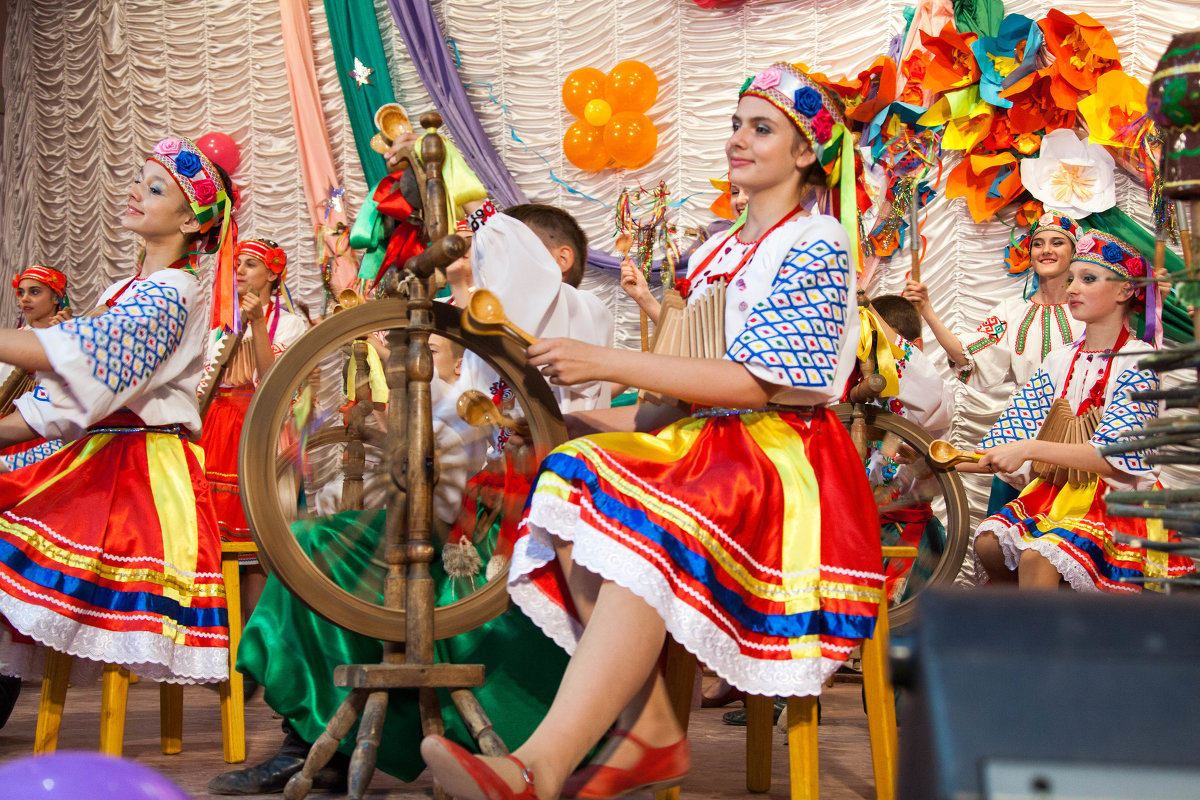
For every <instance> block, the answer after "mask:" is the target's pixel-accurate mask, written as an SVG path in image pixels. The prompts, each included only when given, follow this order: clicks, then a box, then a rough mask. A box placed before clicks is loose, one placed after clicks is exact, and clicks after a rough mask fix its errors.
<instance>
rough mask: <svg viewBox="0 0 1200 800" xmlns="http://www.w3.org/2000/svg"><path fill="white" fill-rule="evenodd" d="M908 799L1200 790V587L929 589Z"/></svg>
mask: <svg viewBox="0 0 1200 800" xmlns="http://www.w3.org/2000/svg"><path fill="white" fill-rule="evenodd" d="M892 668H893V674H894V680H895V682H896V685H897V686H898V687H900V688H902V689H903V690H904V692H905V694H904V695H903V696H902V697H901V726H900V777H899V787H898V796H899V798H900V800H951V799H952V798H953V800H967V799H968V798H992V799H994V800H1001V799H1003V800H1017V799H1018V798H1030V799H1031V800H1032V798H1037V799H1038V800H1049V799H1050V798H1054V799H1055V800H1064V799H1065V798H1080V799H1081V798H1089V799H1090V800H1099V799H1100V798H1114V799H1115V798H1130V799H1132V798H1137V800H1152V799H1154V800H1157V799H1158V798H1200V598H1197V597H1193V596H1184V595H1175V596H1162V595H1156V596H1145V597H1108V596H1099V597H1098V596H1094V595H1078V594H1075V593H1072V592H1065V591H1064V592H1017V591H1008V592H1005V591H995V590H992V591H988V590H984V591H975V592H967V591H954V590H943V591H937V590H932V589H931V590H927V591H925V592H923V593H922V594H921V599H920V606H919V609H918V612H917V619H916V622H915V624H914V626H913V628H912V629H911V631H910V633H909V634H908V635H907V636H906V637H904V638H902V639H896V640H894V641H893V647H892Z"/></svg>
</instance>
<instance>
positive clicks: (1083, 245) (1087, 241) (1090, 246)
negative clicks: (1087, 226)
mask: <svg viewBox="0 0 1200 800" xmlns="http://www.w3.org/2000/svg"><path fill="white" fill-rule="evenodd" d="M1075 249H1076V250H1078V251H1079V252H1081V253H1090V252H1092V251H1093V250H1095V249H1096V238H1095V237H1094V236H1092V235H1091V234H1090V233H1088V234H1084V235H1083V236H1081V237H1080V238H1079V242H1078V243H1077V244H1076V245H1075Z"/></svg>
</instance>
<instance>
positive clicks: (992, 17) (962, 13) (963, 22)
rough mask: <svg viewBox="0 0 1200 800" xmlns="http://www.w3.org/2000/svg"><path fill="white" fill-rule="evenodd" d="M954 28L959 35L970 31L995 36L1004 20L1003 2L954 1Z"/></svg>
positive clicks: (999, 0) (988, 0) (997, 0)
mask: <svg viewBox="0 0 1200 800" xmlns="http://www.w3.org/2000/svg"><path fill="white" fill-rule="evenodd" d="M953 5H954V27H955V28H957V29H958V32H959V33H966V32H967V31H972V32H974V33H977V34H979V35H980V36H995V35H996V33H997V32H998V31H999V30H1000V21H1001V20H1003V19H1004V2H1003V0H954V3H953Z"/></svg>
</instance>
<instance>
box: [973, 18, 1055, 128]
mask: <svg viewBox="0 0 1200 800" xmlns="http://www.w3.org/2000/svg"><path fill="white" fill-rule="evenodd" d="M1041 46H1042V29H1041V28H1039V27H1038V26H1037V25H1036V24H1035V23H1034V21H1033V20H1031V19H1029V17H1024V16H1021V15H1020V14H1009V15H1008V16H1007V17H1005V18H1004V21H1003V22H1001V23H1000V29H999V31H997V33H996V35H995V36H984V37H981V38H979V39H976V40H975V41H974V42H972V43H971V52H972V53H974V54H975V61H976V63H978V64H979V94H980V95H981V96H982V97H983V99H984V100H986V101H988V102H989V103H991V104H992V105H994V106H1000V107H1001V108H1009V107H1010V106H1011V105H1012V102H1010V101H1008V100H1005V99H1004V98H1003V97H1001V96H1000V89H1001V88H1002V87H1004V86H1011V85H1012V84H1014V83H1016V82H1017V81H1019V80H1020V79H1021V78H1023V77H1025V76H1026V75H1028V74H1029V73H1030V72H1033V70H1034V69H1036V66H1035V63H1034V62H1035V59H1036V56H1037V51H1038V48H1040V47H1041Z"/></svg>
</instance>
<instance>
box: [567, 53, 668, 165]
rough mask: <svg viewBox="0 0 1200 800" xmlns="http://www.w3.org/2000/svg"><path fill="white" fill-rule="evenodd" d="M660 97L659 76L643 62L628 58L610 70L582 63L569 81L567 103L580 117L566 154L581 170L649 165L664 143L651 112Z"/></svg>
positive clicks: (569, 137) (569, 109) (572, 130)
mask: <svg viewBox="0 0 1200 800" xmlns="http://www.w3.org/2000/svg"><path fill="white" fill-rule="evenodd" d="M657 97H658V76H657V75H655V74H654V70H652V69H650V67H648V66H646V65H645V64H643V63H642V62H640V61H622V62H621V63H620V64H617V65H616V66H615V67H613V68H612V69H611V70H609V73H608V74H607V75H605V74H604V73H603V72H601V71H600V70H598V69H596V68H594V67H581V68H579V69H577V70H575V71H574V72H572V73H571V74H570V75H568V76H567V79H566V80H565V81H563V87H562V99H563V105H565V106H566V107H567V110H568V111H570V112H571V114H573V115H574V116H575V117H578V119H577V120H576V121H575V122H574V124H572V125H571V127H570V128H568V129H567V132H566V134H564V135H563V154H564V155H565V156H566V157H567V160H568V161H570V162H571V163H572V164H574V165H575V166H577V167H579V168H580V169H587V170H600V169H605V168H606V167H612V166H616V167H626V168H628V169H636V168H638V167H642V166H645V165H646V164H647V163H648V162H649V161H650V159H651V157H652V156H653V155H654V150H655V148H656V147H658V129H657V128H655V127H654V123H653V122H651V121H650V119H649V118H648V117H647V116H646V111H648V110H649V108H650V106H652V105H654V101H655V99H657Z"/></svg>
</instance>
